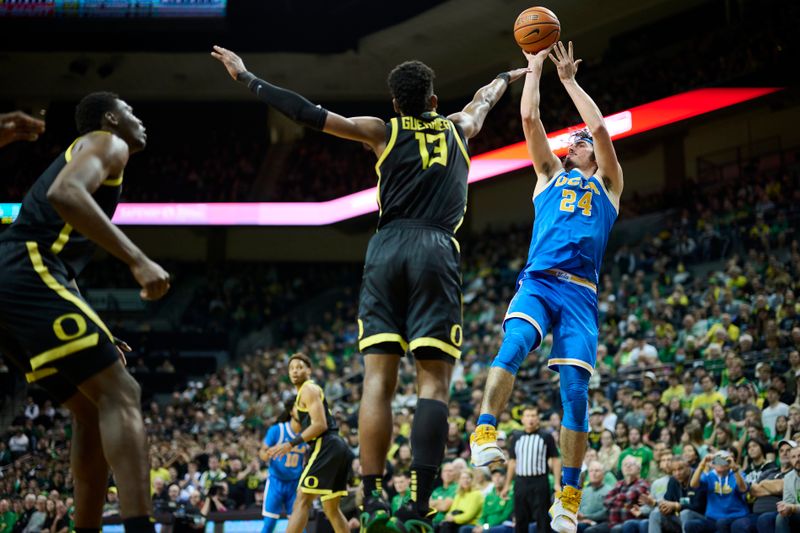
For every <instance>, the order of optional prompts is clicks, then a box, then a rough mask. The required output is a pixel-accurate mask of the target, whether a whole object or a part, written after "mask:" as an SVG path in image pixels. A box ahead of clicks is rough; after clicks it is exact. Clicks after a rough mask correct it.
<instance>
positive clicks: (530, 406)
mask: <svg viewBox="0 0 800 533" xmlns="http://www.w3.org/2000/svg"><path fill="white" fill-rule="evenodd" d="M525 411H534V412H535V413H536V414H537V415H538V414H539V408H538V407H536V406H535V405H526V406H525V407H523V408H522V414H523V415H524V414H525Z"/></svg>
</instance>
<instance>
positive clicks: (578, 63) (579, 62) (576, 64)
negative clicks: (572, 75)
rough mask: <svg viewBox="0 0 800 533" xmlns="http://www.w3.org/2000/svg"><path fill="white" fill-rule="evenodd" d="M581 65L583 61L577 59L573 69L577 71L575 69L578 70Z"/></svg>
mask: <svg viewBox="0 0 800 533" xmlns="http://www.w3.org/2000/svg"><path fill="white" fill-rule="evenodd" d="M581 63H583V59H577V60H575V68H576V69H577V68H578V65H580V64H581Z"/></svg>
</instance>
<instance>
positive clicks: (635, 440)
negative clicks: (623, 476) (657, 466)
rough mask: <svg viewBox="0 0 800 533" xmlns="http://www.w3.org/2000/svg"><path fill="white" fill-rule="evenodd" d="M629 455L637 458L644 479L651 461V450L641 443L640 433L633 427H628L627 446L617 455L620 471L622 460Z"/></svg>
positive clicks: (648, 471)
mask: <svg viewBox="0 0 800 533" xmlns="http://www.w3.org/2000/svg"><path fill="white" fill-rule="evenodd" d="M629 455H632V456H633V457H636V458H637V459H638V460H639V463H641V465H642V473H641V476H642V478H643V479H646V478H647V475H648V474H649V473H650V463H651V462H652V461H653V450H651V449H650V448H649V447H647V446H645V445H644V444H642V434H641V432H640V431H639V430H638V429H637V428H635V427H632V428H630V429H628V447H627V448H625V449H624V450H622V453H621V454H620V455H619V464H618V465H617V469H618V470H620V471H621V469H622V461H624V460H625V458H626V457H628V456H629Z"/></svg>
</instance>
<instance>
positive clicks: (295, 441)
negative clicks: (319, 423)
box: [289, 434, 305, 446]
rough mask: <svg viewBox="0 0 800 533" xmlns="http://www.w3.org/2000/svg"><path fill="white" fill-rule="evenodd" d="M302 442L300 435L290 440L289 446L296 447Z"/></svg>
mask: <svg viewBox="0 0 800 533" xmlns="http://www.w3.org/2000/svg"><path fill="white" fill-rule="evenodd" d="M304 442H305V441H304V440H303V435H302V434H300V435H298V436H296V437H295V438H293V439H292V440H291V441H290V442H289V444H291V445H292V446H298V445H300V444H303V443H304Z"/></svg>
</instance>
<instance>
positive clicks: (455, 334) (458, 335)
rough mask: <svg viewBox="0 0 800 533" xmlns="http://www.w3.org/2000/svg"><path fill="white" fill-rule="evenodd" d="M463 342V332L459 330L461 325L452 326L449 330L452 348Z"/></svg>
mask: <svg viewBox="0 0 800 533" xmlns="http://www.w3.org/2000/svg"><path fill="white" fill-rule="evenodd" d="M463 340H464V332H463V330H462V329H461V325H460V324H453V327H452V328H450V342H452V343H453V345H454V346H456V347H460V346H461V342H462V341H463Z"/></svg>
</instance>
